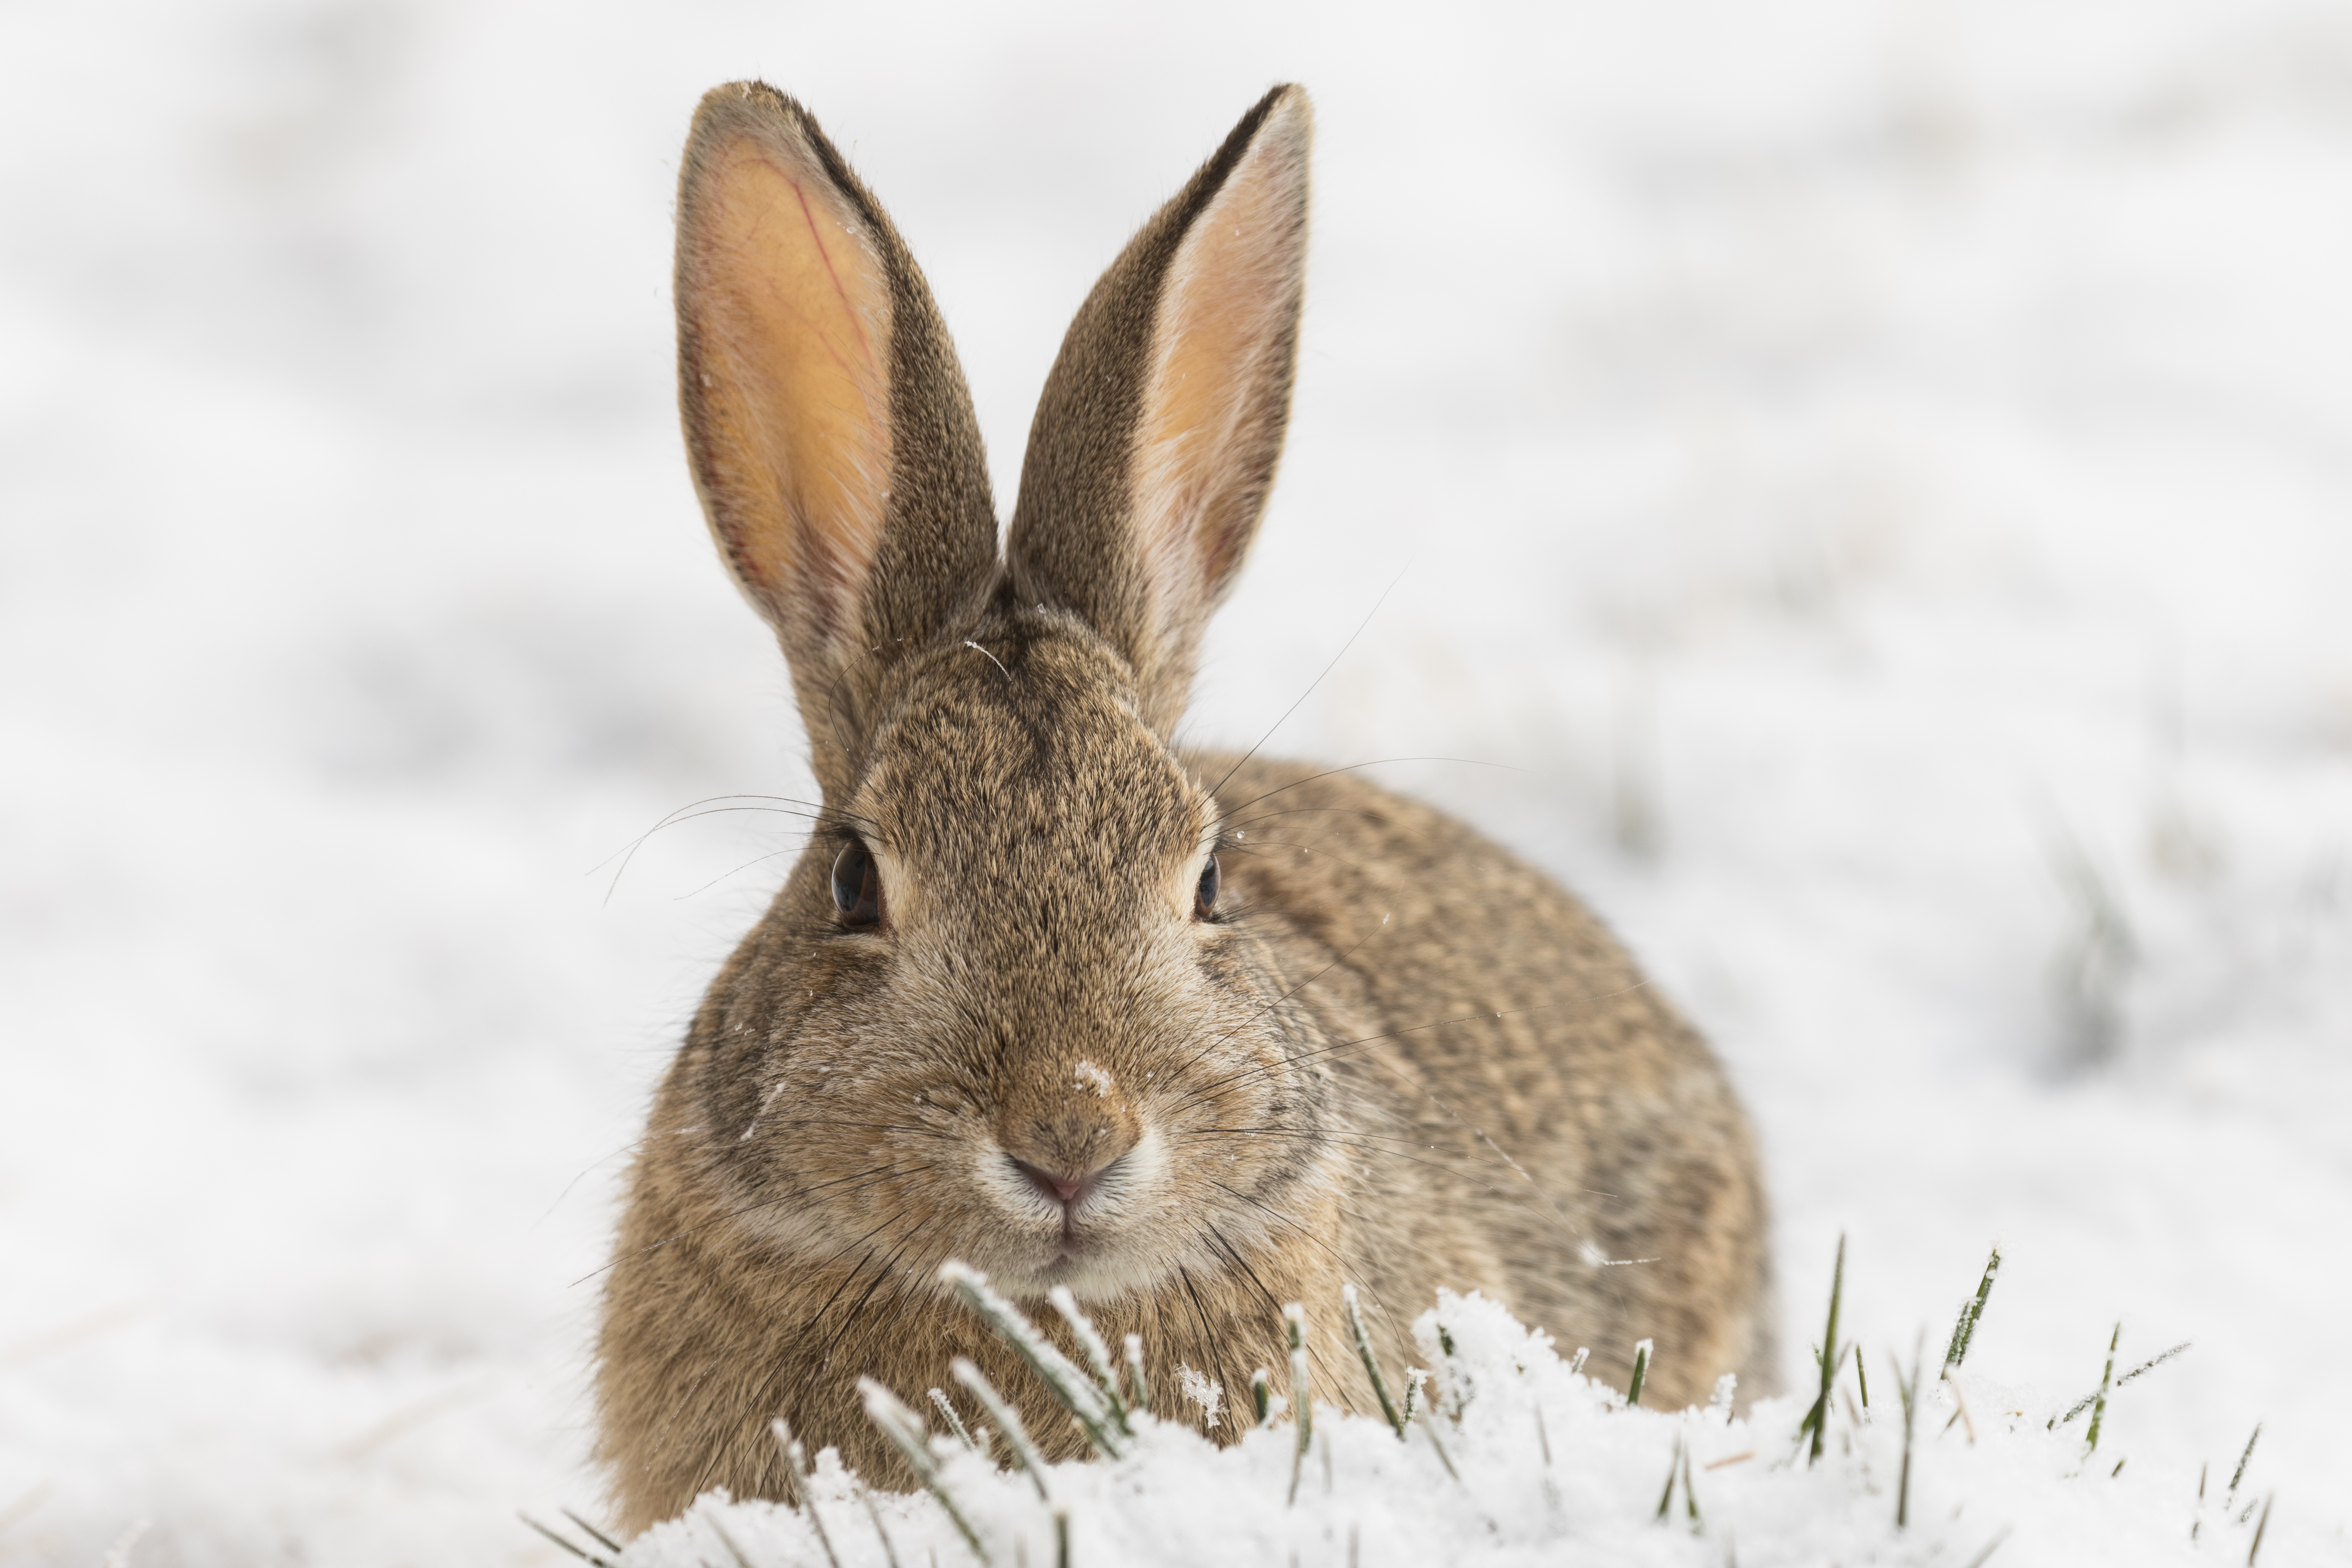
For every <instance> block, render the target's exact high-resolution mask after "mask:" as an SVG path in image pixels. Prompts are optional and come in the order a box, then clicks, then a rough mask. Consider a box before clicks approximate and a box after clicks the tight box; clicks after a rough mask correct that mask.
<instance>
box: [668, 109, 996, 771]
mask: <svg viewBox="0 0 2352 1568" xmlns="http://www.w3.org/2000/svg"><path fill="white" fill-rule="evenodd" d="M677 374H678V407H679V412H680V415H681V417H682V419H683V421H684V424H685V426H686V444H687V450H688V457H689V458H690V459H691V462H692V467H693V471H694V483H695V489H696V491H697V493H698V495H699V496H700V497H701V499H702V507H703V513H704V516H705V517H706V518H707V519H708V520H709V523H710V531H711V534H712V537H713V538H714V539H716V540H717V542H718V544H719V553H720V554H721V555H722V556H723V557H725V559H726V562H727V564H728V567H729V569H730V571H731V572H732V573H733V574H734V575H735V581H736V583H737V584H738V585H739V586H740V587H741V589H742V590H743V593H744V595H745V596H746V597H747V598H749V599H750V600H751V603H752V605H754V606H755V607H756V608H757V609H758V610H759V611H760V613H761V615H762V616H765V617H766V618H767V619H768V621H769V622H770V624H772V626H774V627H775V628H776V632H777V635H778V637H780V638H781V640H782V643H783V645H784V652H785V654H786V656H787V657H788V658H790V659H791V661H792V667H793V686H794V688H795V689H796V691H797V693H798V695H799V698H800V707H801V714H802V717H803V720H804V721H805V722H806V724H807V728H808V734H809V744H810V750H811V752H812V757H811V762H812V764H813V766H814V769H815V772H816V775H817V779H818V782H819V783H820V784H823V786H824V790H825V793H826V795H827V796H828V797H831V796H833V795H835V794H836V793H837V792H838V791H840V790H842V789H845V788H846V787H847V785H848V784H849V782H850V779H851V775H852V774H853V773H854V772H855V766H856V752H857V751H858V749H859V747H860V745H861V743H862V742H863V739H864V735H865V731H866V726H867V725H868V724H869V723H870V722H871V721H872V718H873V713H872V711H871V699H872V697H873V696H874V694H875V690H876V687H877V682H878V680H879V679H880V677H881V676H882V675H883V674H884V673H885V672H887V669H888V668H889V667H890V666H891V665H892V664H895V663H896V662H897V661H898V660H899V659H900V658H904V657H905V656H906V655H907V654H908V653H911V652H913V651H915V650H916V649H918V648H919V647H922V646H923V645H925V644H927V643H929V642H930V641H931V640H932V639H934V638H935V637H940V636H941V635H944V634H945V633H947V632H948V631H950V629H951V628H957V627H961V626H962V625H964V624H965V623H966V622H968V621H969V620H971V618H973V617H974V616H976V615H977V613H978V610H979V606H980V605H981V603H982V601H983V600H984V598H985V596H986V595H987V593H988V591H989V589H990V587H991V586H992V583H993V580H994V578H995V576H996V511H995V505H994V502H993V501H992V500H991V499H990V496H989V489H988V472H987V466H986V462H985V459H984V458H983V457H982V450H981V442H980V429H979V426H978V423H977V422H976V421H975V420H974V419H973V417H972V410H971V394H970V393H969V392H968V391H967V390H966V389H965V386H964V379H963V372H962V370H961V367H960V366H959V365H958V364H957V363H956V357H955V350H954V347H953V346H952V345H951V344H950V342H949V340H948V334H947V328H946V326H945V325H944V324H943V323H942V322H941V321H940V315H939V310H938V307H937V306H936V305H935V304H934V303H933V302H932V300H931V294H930V289H929V288H928V287H927V286H926V285H925V283H924V281H923V275H922V273H921V272H920V271H919V270H918V269H917V268H916V266H915V263H914V260H913V258H911V257H909V256H908V253H907V247H906V246H905V244H904V243H903V242H901V241H900V239H899V237H898V231H897V230H896V229H894V228H893V227H892V226H891V225H890V220H889V218H888V217H887V216H885V215H884V213H883V211H882V209H881V207H880V205H878V204H877V203H876V201H875V200H874V198H873V197H872V196H871V195H868V194H867V192H866V188H865V186H863V185H862V184H859V183H858V181H857V177H856V175H855V174H852V173H851V172H850V170H849V166H848V164H847V163H844V162H843V161H842V157H841V154H840V153H837V152H835V150H834V147H833V145H832V143H831V142H827V141H826V140H825V138H824V133H823V132H820V131H819V130H818V129H817V125H816V121H815V119H814V117H813V116H812V115H810V113H809V112H808V110H805V109H803V108H802V107H801V106H800V105H799V104H798V103H796V102H794V101H793V100H791V99H789V98H787V97H785V96H784V95H783V94H782V93H780V92H778V91H777V90H776V89H773V88H772V87H769V86H768V85H766V84H765V83H763V82H735V83H730V85H728V86H726V87H721V88H718V89H713V90H712V91H711V92H710V93H709V95H707V96H706V97H705V98H704V99H703V100H702V104H701V107H700V108H699V109H698V110H696V112H695V117H694V129H693V132H691V133H690V134H689V136H688V140H687V146H686V159H685V165H684V167H683V169H682V170H681V171H680V173H679V176H678V202H677Z"/></svg>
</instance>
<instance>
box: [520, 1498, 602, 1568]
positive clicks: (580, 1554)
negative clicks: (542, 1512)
mask: <svg viewBox="0 0 2352 1568" xmlns="http://www.w3.org/2000/svg"><path fill="white" fill-rule="evenodd" d="M564 1511H565V1512H566V1513H569V1512H570V1511H571V1510H568V1509H567V1510H564ZM515 1517H516V1518H517V1519H520V1520H521V1521H523V1522H524V1523H525V1524H527V1525H529V1526H530V1528H531V1529H533V1530H535V1531H539V1532H540V1534H541V1535H543V1536H545V1537H547V1539H548V1540H550V1541H552V1542H555V1544H556V1545H558V1546H561V1547H562V1548H563V1550H564V1551H566V1552H570V1553H572V1556H574V1557H577V1558H578V1559H580V1561H581V1562H583V1563H592V1564H593V1565H594V1568H614V1565H613V1563H611V1562H609V1561H607V1560H606V1559H604V1558H602V1557H599V1556H597V1555H596V1554H595V1553H594V1552H591V1551H589V1550H588V1549H587V1548H586V1547H584V1546H582V1545H581V1544H580V1543H579V1542H576V1541H571V1540H567V1539H566V1538H565V1537H563V1536H561V1535H558V1534H556V1533H555V1531H551V1530H550V1529H548V1528H547V1526H545V1525H543V1524H541V1523H540V1522H539V1521H537V1520H535V1519H533V1518H531V1517H530V1515H529V1514H527V1513H518V1514H516V1515H515Z"/></svg>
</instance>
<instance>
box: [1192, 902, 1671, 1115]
mask: <svg viewBox="0 0 2352 1568" xmlns="http://www.w3.org/2000/svg"><path fill="white" fill-rule="evenodd" d="M1366 940H1367V941H1369V940H1370V939H1369V938H1367V939H1366ZM1362 945H1363V942H1358V943H1357V944H1356V946H1357V947H1361V946H1362ZM1348 951H1349V952H1350V953H1352V952H1354V951H1355V948H1349V950H1348ZM1342 956H1345V955H1342ZM1336 963H1339V959H1333V960H1332V961H1331V963H1330V964H1325V965H1324V966H1323V968H1322V969H1321V970H1318V972H1317V973H1316V978H1317V979H1320V978H1322V976H1323V975H1324V974H1327V973H1329V972H1330V970H1331V966H1332V964H1336ZM1313 983H1314V982H1313V981H1309V982H1308V983H1307V984H1313ZM1648 984H1649V982H1648V981H1647V980H1637V981H1635V982H1634V983H1633V984H1631V985H1624V986H1620V987H1619V988H1618V989H1616V990H1614V991H1601V992H1596V993H1594V994H1591V995H1588V996H1570V997H1565V998H1563V999H1562V1000H1560V1001H1558V1002H1547V1003H1545V1004H1544V1005H1542V1006H1540V1007H1512V1008H1506V1009H1503V1010H1500V1011H1495V1010H1488V1009H1481V1010H1480V1011H1478V1012H1475V1013H1463V1014H1460V1015H1458V1016H1454V1017H1451V1018H1438V1019H1435V1020H1433V1021H1432V1022H1430V1023H1426V1024H1415V1025H1413V1026H1411V1027H1409V1028H1403V1029H1391V1030H1388V1031H1386V1032H1385V1033H1382V1034H1378V1035H1365V1036H1362V1037H1359V1038H1357V1039H1352V1040H1339V1041H1336V1042H1334V1043H1333V1044H1331V1045H1328V1046H1325V1047H1322V1048H1321V1049H1319V1050H1313V1051H1308V1052H1307V1053H1305V1054H1304V1055H1302V1056H1297V1057H1286V1058H1283V1059H1282V1060H1281V1061H1278V1062H1267V1063H1263V1064H1261V1065H1259V1066H1257V1067H1254V1068H1243V1069H1242V1070H1241V1071H1239V1072H1237V1073H1234V1074H1231V1075H1229V1076H1228V1077H1225V1078H1222V1079H1215V1080H1214V1081H1213V1082H1210V1083H1205V1084H1202V1086H1201V1087H1200V1088H1198V1089H1192V1090H1191V1091H1189V1092H1188V1093H1187V1094H1186V1096H1185V1097H1184V1098H1183V1099H1182V1100H1178V1101H1177V1102H1176V1103H1177V1105H1178V1107H1180V1108H1181V1107H1182V1106H1186V1105H1189V1104H1192V1102H1193V1101H1195V1100H1199V1099H1200V1098H1201V1097H1202V1096H1203V1095H1207V1094H1213V1093H1214V1092H1216V1091H1217V1090H1218V1089H1224V1088H1227V1087H1229V1086H1231V1085H1233V1084H1236V1083H1244V1082H1246V1081H1248V1080H1249V1079H1252V1078H1257V1077H1262V1076H1263V1075H1265V1074H1266V1073H1269V1072H1273V1071H1275V1070H1276V1069H1277V1068H1285V1067H1291V1066H1295V1065H1297V1063H1299V1062H1306V1061H1312V1060H1314V1059H1315V1058H1318V1057H1326V1056H1329V1055H1331V1054H1332V1053H1333V1052H1336V1051H1344V1050H1349V1049H1352V1048H1353V1047H1357V1046H1370V1045H1378V1044H1379V1043H1380V1042H1381V1041H1382V1040H1394V1039H1401V1038H1402V1037H1405V1036H1407V1035H1418V1034H1421V1033H1423V1032H1424V1031H1425V1030H1429V1029H1443V1028H1446V1027H1448V1026H1452V1025H1454V1024H1475V1023H1476V1022H1478V1021H1479V1020H1480V1019H1482V1018H1520V1017H1525V1016H1528V1015H1529V1014H1534V1013H1549V1012H1551V1011H1553V1010H1555V1009H1557V1008H1560V1007H1572V1006H1575V1005H1578V1004H1580V1003H1585V1002H1605V1001H1607V1000H1608V999H1609V998H1610V997H1612V996H1623V995H1626V994H1630V993H1633V992H1635V991H1640V990H1643V989H1644V988H1646V987H1647V986H1648ZM1284 1000H1288V998H1287V997H1285V998H1284ZM1235 1027H1236V1028H1238V1027H1240V1026H1238V1025H1237V1026H1235ZM1203 1054H1205V1053H1203ZM1198 1059H1199V1058H1194V1060H1198Z"/></svg>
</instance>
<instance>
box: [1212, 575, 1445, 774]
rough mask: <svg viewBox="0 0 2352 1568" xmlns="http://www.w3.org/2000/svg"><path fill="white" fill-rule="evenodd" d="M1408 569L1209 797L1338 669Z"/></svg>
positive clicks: (1391, 581)
mask: <svg viewBox="0 0 2352 1568" xmlns="http://www.w3.org/2000/svg"><path fill="white" fill-rule="evenodd" d="M1410 571H1412V562H1411V561H1409V560H1408V561H1407V562H1406V563H1404V565H1403V566H1402V568H1401V569H1400V570H1399V571H1398V573H1397V574H1396V575H1395V576H1393V577H1391V578H1390V579H1389V585H1388V586H1387V587H1385V588H1383V589H1381V596H1380V597H1379V598H1377V599H1374V600H1373V601H1372V607H1371V608H1370V609H1369V610H1367V611H1365V612H1364V618H1363V619H1362V620H1360V621H1359V622H1357V623H1356V629H1355V630H1354V631H1352V632H1349V634H1348V640H1347V641H1346V642H1343V643H1341V644H1340V645H1339V652H1338V653H1335V654H1333V655H1332V656H1331V662H1330V663H1328V664H1327V665H1325V666H1324V667H1323V674H1322V675H1318V676H1317V677H1316V678H1315V679H1313V680H1310V681H1308V682H1307V689H1306V690H1304V691H1302V692H1300V693H1299V694H1298V701H1297V702H1293V703H1292V704H1291V705H1290V706H1289V707H1287V708H1286V709H1284V710H1282V717H1281V718H1279V719H1276V721H1274V723H1273V724H1272V725H1271V726H1270V727H1269V728H1268V729H1267V730H1266V732H1265V734H1263V735H1260V736H1259V737H1258V738H1257V745H1255V746H1252V747H1251V748H1250V749H1249V750H1248V751H1246V752H1243V753H1242V755H1241V761H1240V762H1237V763H1234V765H1233V766H1232V767H1230V768H1227V769H1226V770H1225V777H1224V778H1221V779H1219V780H1218V781H1217V782H1216V784H1214V785H1213V786H1212V787H1211V788H1210V790H1209V793H1210V794H1211V795H1215V794H1216V793H1217V792H1218V791H1219V790H1221V789H1223V788H1224V787H1225V780H1226V779H1230V778H1232V777H1233V776H1234V773H1238V772H1239V771H1240V770H1241V766H1242V763H1246V762H1248V761H1249V760H1250V759H1251V758H1252V757H1255V756H1256V755H1257V753H1258V747H1259V746H1263V745H1265V743H1266V742H1268V741H1271V740H1273V739H1274V732H1275V731H1276V730H1279V729H1281V728H1282V727H1283V726H1284V725H1285V724H1286V723H1288V722H1290V716H1291V715H1292V714H1293V713H1296V712H1297V711H1298V703H1299V702H1304V701H1306V700H1307V699H1308V698H1310V697H1312V696H1314V695H1315V689H1316V688H1317V687H1318V686H1320V685H1322V684H1323V681H1324V679H1325V677H1327V676H1328V675H1329V674H1330V673H1331V672H1332V671H1333V670H1335V669H1337V668H1339V661H1340V660H1341V659H1343V658H1347V657H1348V650H1349V648H1351V647H1355V646H1356V639H1357V638H1358V637H1362V636H1363V635H1364V628H1365V627H1366V626H1370V625H1371V624H1372V617H1373V616H1377V615H1379V614H1380V613H1381V605H1385V604H1387V603H1388V602H1389V595H1391V594H1393V593H1395V592H1396V585H1397V584H1399V583H1402V582H1403V581H1404V574H1405V573H1407V572H1410Z"/></svg>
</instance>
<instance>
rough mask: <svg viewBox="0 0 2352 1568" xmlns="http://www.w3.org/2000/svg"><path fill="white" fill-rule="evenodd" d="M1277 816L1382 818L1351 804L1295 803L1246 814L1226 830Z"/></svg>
mask: <svg viewBox="0 0 2352 1568" xmlns="http://www.w3.org/2000/svg"><path fill="white" fill-rule="evenodd" d="M1277 816H1355V817H1360V818H1362V819H1363V820H1364V821H1366V822H1377V821H1379V820H1380V819H1379V818H1378V817H1376V816H1373V815H1372V814H1371V813H1370V812H1369V811H1359V810H1357V809H1356V808H1355V807H1354V806H1351V805H1294V806H1288V807H1286V808H1284V809H1283V810H1281V811H1261V812H1259V813H1258V814H1257V815H1256V816H1244V817H1243V818H1242V819H1241V820H1240V821H1238V822H1228V823H1225V824H1223V827H1224V830H1225V831H1226V832H1228V833H1233V832H1236V831H1238V830H1240V829H1242V828H1244V827H1247V826H1250V825H1251V824H1252V823H1254V822H1271V821H1273V820H1274V819H1275V818H1276V817H1277ZM1238 847H1241V848H1244V849H1246V848H1247V847H1248V846H1247V845H1242V846H1238Z"/></svg>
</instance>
